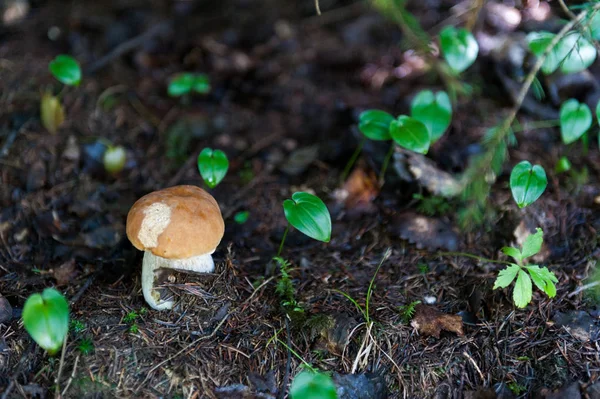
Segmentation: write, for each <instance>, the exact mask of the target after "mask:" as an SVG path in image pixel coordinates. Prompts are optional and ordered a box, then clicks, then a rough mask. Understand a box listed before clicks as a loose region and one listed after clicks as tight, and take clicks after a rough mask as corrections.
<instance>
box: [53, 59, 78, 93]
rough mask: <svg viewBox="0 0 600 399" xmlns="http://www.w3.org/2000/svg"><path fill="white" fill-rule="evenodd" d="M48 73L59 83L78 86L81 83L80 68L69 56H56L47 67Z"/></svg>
mask: <svg viewBox="0 0 600 399" xmlns="http://www.w3.org/2000/svg"><path fill="white" fill-rule="evenodd" d="M48 69H50V73H52V75H53V76H54V77H55V78H56V79H57V80H58V81H59V82H61V83H64V84H66V85H68V86H78V85H79V83H81V68H80V67H79V64H78V63H77V61H76V60H75V58H73V57H71V56H70V55H64V54H61V55H58V56H56V58H54V59H53V60H52V61H51V62H50V64H49V65H48Z"/></svg>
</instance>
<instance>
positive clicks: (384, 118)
mask: <svg viewBox="0 0 600 399" xmlns="http://www.w3.org/2000/svg"><path fill="white" fill-rule="evenodd" d="M393 120H394V117H393V116H392V115H390V114H388V113H387V112H384V111H380V110H378V109H370V110H367V111H364V112H362V113H361V114H360V116H359V117H358V130H360V131H361V133H362V134H364V135H365V137H367V138H369V139H371V140H378V141H385V140H391V138H392V136H390V123H392V121H393Z"/></svg>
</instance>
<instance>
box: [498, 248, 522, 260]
mask: <svg viewBox="0 0 600 399" xmlns="http://www.w3.org/2000/svg"><path fill="white" fill-rule="evenodd" d="M502 252H504V253H505V254H507V255H508V256H510V257H512V258H513V259H514V260H516V261H517V262H521V261H522V260H523V257H522V256H521V251H519V250H518V249H517V248H514V247H504V248H502Z"/></svg>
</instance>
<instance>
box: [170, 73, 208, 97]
mask: <svg viewBox="0 0 600 399" xmlns="http://www.w3.org/2000/svg"><path fill="white" fill-rule="evenodd" d="M192 92H195V93H199V94H207V93H209V92H210V82H209V80H208V76H206V75H205V74H202V73H198V74H194V73H187V72H186V73H180V74H178V75H176V76H175V77H174V78H173V79H171V82H170V83H169V88H168V93H169V96H171V97H181V96H184V95H187V94H190V93H192Z"/></svg>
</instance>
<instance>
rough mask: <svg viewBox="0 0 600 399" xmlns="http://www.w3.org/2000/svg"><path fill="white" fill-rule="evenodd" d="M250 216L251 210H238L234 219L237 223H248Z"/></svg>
mask: <svg viewBox="0 0 600 399" xmlns="http://www.w3.org/2000/svg"><path fill="white" fill-rule="evenodd" d="M248 217H250V212H248V211H240V212H237V213H236V214H235V215H234V216H233V220H234V221H235V222H236V223H237V224H244V223H246V222H247V221H248Z"/></svg>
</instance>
